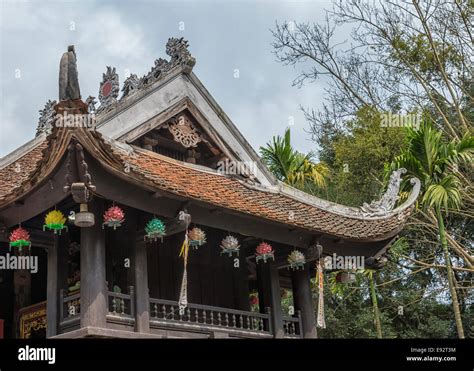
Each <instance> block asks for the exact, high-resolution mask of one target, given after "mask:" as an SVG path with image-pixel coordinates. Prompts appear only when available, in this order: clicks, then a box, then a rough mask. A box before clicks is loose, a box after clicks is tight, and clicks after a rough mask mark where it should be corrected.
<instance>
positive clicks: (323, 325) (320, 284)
mask: <svg viewBox="0 0 474 371" xmlns="http://www.w3.org/2000/svg"><path fill="white" fill-rule="evenodd" d="M317 271H318V287H319V299H318V319H317V321H316V322H317V325H318V327H319V328H326V321H325V319H324V273H323V260H322V259H319V261H318V268H317Z"/></svg>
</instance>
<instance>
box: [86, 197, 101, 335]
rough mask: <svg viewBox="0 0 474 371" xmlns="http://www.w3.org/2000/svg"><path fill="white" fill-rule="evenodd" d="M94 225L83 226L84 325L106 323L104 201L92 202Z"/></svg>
mask: <svg viewBox="0 0 474 371" xmlns="http://www.w3.org/2000/svg"><path fill="white" fill-rule="evenodd" d="M89 212H91V213H93V214H94V215H95V219H96V220H95V225H93V226H92V227H87V228H81V327H102V328H105V327H106V324H107V320H106V315H107V288H106V284H105V281H106V277H105V233H104V230H103V229H102V226H101V223H100V221H101V218H102V215H103V214H104V201H103V200H101V199H97V198H95V199H94V200H93V201H92V202H90V203H89Z"/></svg>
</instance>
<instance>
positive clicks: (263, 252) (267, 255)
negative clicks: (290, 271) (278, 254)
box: [255, 242, 275, 263]
mask: <svg viewBox="0 0 474 371" xmlns="http://www.w3.org/2000/svg"><path fill="white" fill-rule="evenodd" d="M255 252H256V256H255V260H256V261H257V263H258V262H259V261H260V260H263V262H264V263H266V262H267V260H268V259H272V260H275V253H274V251H273V248H272V246H271V245H270V244H268V243H266V242H262V243H261V244H260V245H258V246H257V248H256V250H255Z"/></svg>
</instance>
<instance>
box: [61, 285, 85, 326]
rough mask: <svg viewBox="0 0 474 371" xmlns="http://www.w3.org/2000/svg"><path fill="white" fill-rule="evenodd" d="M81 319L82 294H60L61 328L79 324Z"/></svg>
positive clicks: (63, 292) (63, 291) (62, 292)
mask: <svg viewBox="0 0 474 371" xmlns="http://www.w3.org/2000/svg"><path fill="white" fill-rule="evenodd" d="M80 318H81V293H80V292H76V293H74V294H72V295H66V290H60V292H59V323H60V325H61V326H65V325H67V324H74V323H79V321H80Z"/></svg>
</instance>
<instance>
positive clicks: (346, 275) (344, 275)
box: [336, 272, 356, 283]
mask: <svg viewBox="0 0 474 371" xmlns="http://www.w3.org/2000/svg"><path fill="white" fill-rule="evenodd" d="M355 280H356V275H355V273H353V272H339V273H338V274H337V275H336V282H341V283H352V282H354V281H355Z"/></svg>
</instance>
